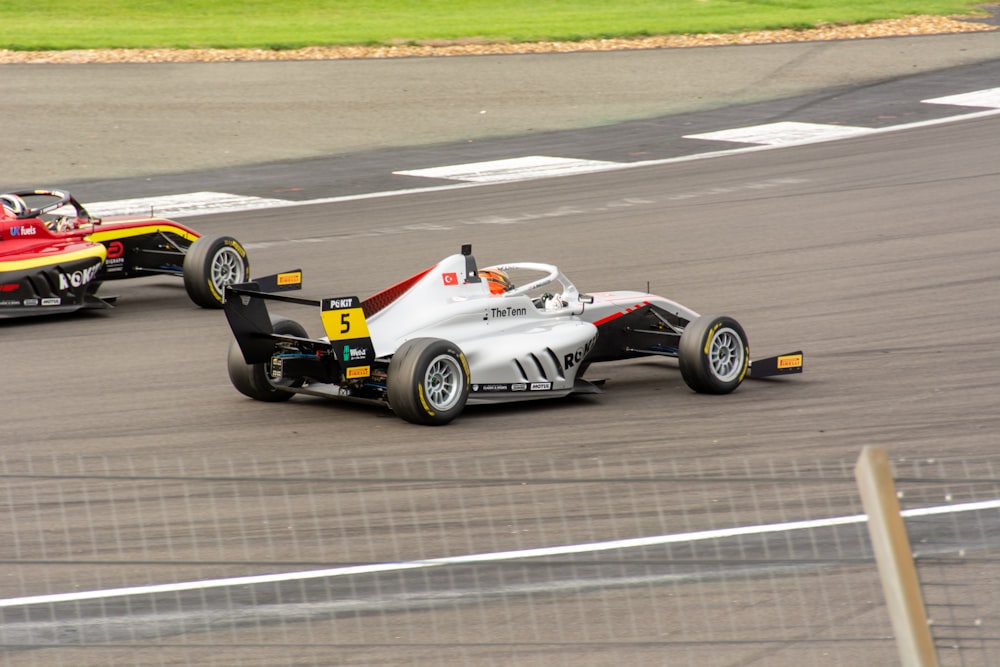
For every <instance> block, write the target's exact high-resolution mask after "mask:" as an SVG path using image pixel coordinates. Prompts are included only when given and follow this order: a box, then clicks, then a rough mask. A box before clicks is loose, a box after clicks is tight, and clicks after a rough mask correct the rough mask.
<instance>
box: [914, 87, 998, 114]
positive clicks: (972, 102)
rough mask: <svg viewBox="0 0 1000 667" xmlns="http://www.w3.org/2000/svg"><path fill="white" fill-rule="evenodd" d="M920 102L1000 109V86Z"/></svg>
mask: <svg viewBox="0 0 1000 667" xmlns="http://www.w3.org/2000/svg"><path fill="white" fill-rule="evenodd" d="M921 102H923V103H924V104H952V105H955V106H959V107H986V108H987V109H1000V88H988V89H986V90H977V91H975V92H973V93H962V94H961V95H948V96H947V97H935V98H933V99H930V100H921Z"/></svg>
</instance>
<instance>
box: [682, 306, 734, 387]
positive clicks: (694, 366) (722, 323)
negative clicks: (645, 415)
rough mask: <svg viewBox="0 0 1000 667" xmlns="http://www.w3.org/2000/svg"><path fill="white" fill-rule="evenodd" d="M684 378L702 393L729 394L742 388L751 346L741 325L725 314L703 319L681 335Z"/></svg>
mask: <svg viewBox="0 0 1000 667" xmlns="http://www.w3.org/2000/svg"><path fill="white" fill-rule="evenodd" d="M678 362H679V364H680V369H681V377H683V378H684V382H686V383H687V385H688V386H689V387H691V389H693V390H695V391H697V392H699V393H701V394H728V393H729V392H731V391H733V390H734V389H736V388H737V387H738V386H740V383H742V382H743V379H744V378H745V377H746V374H747V368H749V364H750V346H749V345H748V344H747V337H746V334H745V333H744V332H743V327H741V326H740V324H739V322H737V321H736V320H734V319H733V318H731V317H726V316H725V315H715V316H709V315H705V316H702V317H699V318H698V319H696V320H694V321H693V322H691V323H689V324H688V325H687V327H685V329H684V333H683V334H682V335H681V343H680V349H679V350H678Z"/></svg>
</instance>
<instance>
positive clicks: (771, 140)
mask: <svg viewBox="0 0 1000 667" xmlns="http://www.w3.org/2000/svg"><path fill="white" fill-rule="evenodd" d="M874 131H875V130H873V129H871V128H869V127H854V126H851V125H822V124H819V123H797V122H793V121H784V122H781V123H768V124H766V125H751V126H748V127H737V128H734V129H731V130H720V131H718V132H704V133H701V134H686V135H684V138H685V139H707V140H708V141H734V142H738V143H741V144H765V145H768V146H793V145H797V144H802V143H813V142H818V141H832V140H834V139H846V138H847V137H857V136H860V135H862V134H870V133H872V132H874Z"/></svg>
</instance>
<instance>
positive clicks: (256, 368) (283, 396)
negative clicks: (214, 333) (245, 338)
mask: <svg viewBox="0 0 1000 667" xmlns="http://www.w3.org/2000/svg"><path fill="white" fill-rule="evenodd" d="M271 326H272V327H273V329H274V333H278V334H288V335H290V336H298V337H300V338H308V337H309V334H307V333H306V330H305V328H303V326H302V325H301V324H299V323H298V322H296V321H295V320H290V319H288V318H286V317H281V316H278V315H272V316H271ZM226 361H227V366H228V367H229V381H230V382H232V383H233V386H234V387H236V389H237V391H239V392H240V393H241V394H243V395H244V396H249V397H250V398H252V399H254V400H257V401H264V402H266V403H277V402H279V401H287V400H288V399H290V398H291V397H292V396H294V395H295V394H294V393H293V392H290V391H284V390H282V389H279V388H278V387H280V386H285V387H301V386H302V383H303V380H302V379H296V380H273V379H272V378H271V376H270V373H269V372H268V371H269V367H270V365H271V364H270V362H264V363H260V364H248V363H247V362H246V361H244V360H243V352H242V351H240V346H239V343H237V342H236V341H235V340H233V341H232V342H231V343H229V356H228V358H227V360H226Z"/></svg>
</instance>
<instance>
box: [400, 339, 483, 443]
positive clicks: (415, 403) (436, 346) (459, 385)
mask: <svg viewBox="0 0 1000 667" xmlns="http://www.w3.org/2000/svg"><path fill="white" fill-rule="evenodd" d="M387 384H388V387H387V393H388V398H389V407H391V408H392V410H393V411H394V412H395V413H396V414H397V415H399V416H400V417H402V418H403V419H405V420H406V421H408V422H412V423H414V424H426V425H441V424H447V423H448V422H450V421H451V420H453V419H455V417H457V416H458V415H460V414H461V413H462V410H463V409H464V408H465V402H466V401H467V400H468V398H469V365H468V363H467V362H466V360H465V355H464V354H462V350H460V349H459V347H458V346H457V345H455V344H454V343H452V342H450V341H446V340H441V339H438V338H415V339H413V340H409V341H407V342H405V343H403V344H402V345H401V346H400V347H399V349H398V350H396V353H395V354H394V355H393V356H392V360H391V361H390V362H389V378H388V383H387Z"/></svg>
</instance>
